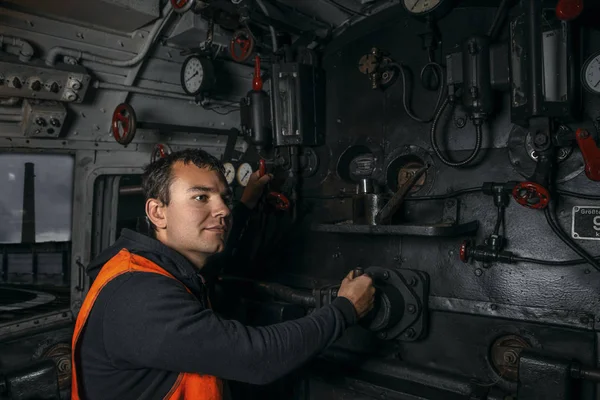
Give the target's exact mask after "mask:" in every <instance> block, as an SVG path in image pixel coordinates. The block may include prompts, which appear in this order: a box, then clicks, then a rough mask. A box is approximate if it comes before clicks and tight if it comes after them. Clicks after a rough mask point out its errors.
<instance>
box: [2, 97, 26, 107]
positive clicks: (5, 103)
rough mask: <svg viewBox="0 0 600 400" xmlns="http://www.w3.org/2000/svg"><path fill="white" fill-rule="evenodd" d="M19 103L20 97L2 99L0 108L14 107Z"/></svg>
mask: <svg viewBox="0 0 600 400" xmlns="http://www.w3.org/2000/svg"><path fill="white" fill-rule="evenodd" d="M20 101H21V98H20V97H4V98H1V99H0V106H16V105H17V104H19V102H20Z"/></svg>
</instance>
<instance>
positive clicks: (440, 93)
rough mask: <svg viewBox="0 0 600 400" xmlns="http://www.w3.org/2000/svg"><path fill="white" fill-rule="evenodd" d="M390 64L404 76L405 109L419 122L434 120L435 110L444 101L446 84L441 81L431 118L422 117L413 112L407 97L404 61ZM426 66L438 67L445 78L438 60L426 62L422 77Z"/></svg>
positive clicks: (403, 94)
mask: <svg viewBox="0 0 600 400" xmlns="http://www.w3.org/2000/svg"><path fill="white" fill-rule="evenodd" d="M388 65H389V66H390V67H392V68H394V69H396V70H397V71H398V72H399V73H400V76H401V77H402V105H403V106H404V111H405V112H406V114H408V116H409V117H410V118H411V119H413V120H415V121H417V122H431V121H433V118H434V117H435V115H436V114H435V110H437V109H438V107H439V106H440V104H441V102H442V97H443V95H444V88H445V85H442V84H441V82H440V87H439V89H438V98H437V101H436V103H435V107H434V109H433V110H434V111H433V115H432V116H431V118H428V119H421V118H419V117H417V116H416V115H415V114H413V112H412V111H410V107H409V106H408V97H407V94H408V88H407V86H406V73H405V72H404V68H405V67H404V65H402V63H390V64H388ZM426 68H434V70H436V69H437V70H438V71H439V73H440V75H441V76H442V79H443V76H444V69H443V68H442V66H441V65H440V64H438V63H436V62H430V63H427V64H425V66H424V67H423V69H422V70H421V78H422V77H423V71H424V70H425V69H426Z"/></svg>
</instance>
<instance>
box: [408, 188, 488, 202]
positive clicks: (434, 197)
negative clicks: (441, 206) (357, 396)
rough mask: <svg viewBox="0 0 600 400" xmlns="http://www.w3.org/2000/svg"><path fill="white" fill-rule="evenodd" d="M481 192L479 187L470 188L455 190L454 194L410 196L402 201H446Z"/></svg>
mask: <svg viewBox="0 0 600 400" xmlns="http://www.w3.org/2000/svg"><path fill="white" fill-rule="evenodd" d="M476 192H481V187H472V188H466V189H460V190H456V191H454V192H450V193H446V194H436V195H431V196H411V197H407V198H406V199H404V201H418V200H447V199H451V198H453V197H458V196H461V195H463V194H469V193H476Z"/></svg>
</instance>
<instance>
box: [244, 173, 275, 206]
mask: <svg viewBox="0 0 600 400" xmlns="http://www.w3.org/2000/svg"><path fill="white" fill-rule="evenodd" d="M259 176H260V172H259V171H255V172H254V173H253V174H252V175H250V179H249V180H248V184H247V185H246V188H245V189H244V193H243V194H242V199H241V200H240V201H241V202H242V203H244V204H245V205H246V207H248V208H249V209H251V210H252V209H253V208H254V207H256V205H257V204H258V200H259V199H260V196H262V194H263V192H264V190H265V186H266V185H267V183H269V182H270V181H271V179H273V175H271V174H266V175H265V176H263V177H262V178H261V177H259Z"/></svg>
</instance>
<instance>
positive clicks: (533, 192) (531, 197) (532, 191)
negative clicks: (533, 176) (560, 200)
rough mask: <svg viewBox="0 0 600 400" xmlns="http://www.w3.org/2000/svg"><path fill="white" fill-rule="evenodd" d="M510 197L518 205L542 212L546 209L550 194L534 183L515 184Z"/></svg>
mask: <svg viewBox="0 0 600 400" xmlns="http://www.w3.org/2000/svg"><path fill="white" fill-rule="evenodd" d="M512 195H513V197H514V199H515V200H516V201H517V203H519V204H520V205H522V206H524V207H528V208H535V209H536V210H542V209H544V208H546V207H548V203H549V202H550V193H549V192H548V190H547V189H546V188H545V187H543V186H542V185H540V184H537V183H534V182H521V183H517V184H516V185H515V187H514V188H513V191H512Z"/></svg>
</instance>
